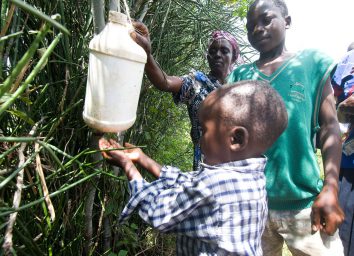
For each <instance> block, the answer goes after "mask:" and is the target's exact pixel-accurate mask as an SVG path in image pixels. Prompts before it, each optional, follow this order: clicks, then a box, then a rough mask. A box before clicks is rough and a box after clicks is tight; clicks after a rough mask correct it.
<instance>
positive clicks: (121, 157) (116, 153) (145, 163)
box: [99, 138, 161, 180]
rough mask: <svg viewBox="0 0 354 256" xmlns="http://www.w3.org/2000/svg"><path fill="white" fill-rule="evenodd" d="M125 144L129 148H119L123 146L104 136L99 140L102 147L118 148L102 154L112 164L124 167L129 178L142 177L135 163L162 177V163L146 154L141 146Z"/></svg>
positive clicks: (103, 148) (105, 148)
mask: <svg viewBox="0 0 354 256" xmlns="http://www.w3.org/2000/svg"><path fill="white" fill-rule="evenodd" d="M125 146H126V147H129V148H128V149H124V150H123V149H122V150H119V148H122V147H121V145H119V144H118V143H117V142H115V141H114V140H110V141H107V140H106V139H104V138H101V139H100V140H99V147H100V149H102V150H107V149H117V150H110V151H103V152H102V155H103V157H104V158H106V159H107V160H108V161H109V162H111V163H112V164H114V165H118V166H120V167H122V168H123V170H124V172H125V174H126V176H127V178H128V180H132V179H142V176H141V174H140V172H139V171H138V169H137V168H136V167H135V165H134V163H137V164H140V165H141V166H142V167H143V168H145V169H146V170H148V171H149V172H150V173H151V174H153V175H154V176H155V177H156V178H158V177H160V171H161V165H159V164H158V163H156V162H155V161H154V160H152V159H151V158H150V157H148V156H147V155H145V153H144V152H143V151H142V150H141V149H140V148H137V147H135V146H134V145H132V144H129V143H125Z"/></svg>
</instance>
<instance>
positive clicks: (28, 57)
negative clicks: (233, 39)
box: [0, 0, 248, 255]
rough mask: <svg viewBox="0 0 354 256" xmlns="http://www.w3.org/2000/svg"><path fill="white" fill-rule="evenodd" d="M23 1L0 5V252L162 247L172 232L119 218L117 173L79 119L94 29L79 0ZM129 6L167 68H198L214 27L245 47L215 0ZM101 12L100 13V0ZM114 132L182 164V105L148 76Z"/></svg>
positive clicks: (185, 132)
mask: <svg viewBox="0 0 354 256" xmlns="http://www.w3.org/2000/svg"><path fill="white" fill-rule="evenodd" d="M26 2H27V3H28V5H26V4H25V3H24V1H21V0H13V1H7V0H2V2H1V10H0V11H1V18H0V24H1V30H0V31H1V38H0V244H1V245H2V252H3V253H6V254H8V255H10V254H13V255H16V254H17V255H80V254H85V255H134V254H138V255H172V254H173V250H174V246H173V242H172V241H173V239H172V238H171V237H170V236H162V235H161V234H158V233H156V232H154V231H152V230H151V229H150V228H148V227H147V226H145V225H143V224H142V223H141V221H140V220H139V218H137V216H133V218H132V219H131V220H130V221H129V223H126V224H125V225H119V224H118V222H117V220H118V216H119V213H120V212H121V210H122V208H123V206H124V204H125V202H126V201H127V198H128V193H127V186H126V179H125V177H124V176H123V175H122V174H121V173H120V172H119V171H117V170H112V168H111V167H110V166H108V165H106V164H105V163H103V162H102V160H101V159H100V158H98V157H97V156H98V155H99V154H97V150H96V148H97V145H95V142H97V138H98V137H99V136H100V135H99V134H95V133H93V132H92V131H91V130H90V129H89V128H88V127H87V126H86V125H85V124H84V123H83V120H82V118H81V116H82V109H83V99H84V94H85V85H86V74H87V67H88V54H89V50H88V43H89V41H90V39H91V38H92V37H93V34H94V26H93V21H94V20H95V19H94V15H93V13H92V12H91V5H90V2H89V1H83V0H77V1H68V0H58V1H40V0H29V1H26ZM93 2H95V3H98V2H101V1H93ZM102 2H103V1H102ZM102 2H101V3H102ZM110 4H111V6H114V3H112V2H111V3H110ZM129 4H130V10H131V16H132V17H134V18H139V19H141V20H143V21H144V22H145V23H146V24H147V25H148V26H149V28H150V30H151V38H152V40H153V51H154V55H155V56H156V58H157V59H158V61H159V62H160V64H161V66H162V67H163V68H164V69H165V71H167V72H168V73H169V74H175V75H182V74H184V73H186V72H188V71H189V69H190V68H191V67H194V68H197V69H202V70H206V69H207V68H206V62H205V58H204V52H205V49H206V44H207V39H208V36H209V35H210V33H211V31H213V30H215V29H224V30H229V31H231V32H234V33H235V34H237V35H238V37H239V38H240V42H241V47H242V49H243V50H244V51H247V50H248V48H247V44H246V43H245V42H243V41H242V39H241V38H243V30H244V27H243V24H242V23H240V24H241V25H240V26H234V24H236V23H237V22H238V20H239V19H237V18H235V17H234V16H233V12H234V10H232V9H228V8H225V7H224V5H223V4H222V3H220V2H219V1H211V0H210V1H209V0H203V1H185V0H175V1H168V4H166V3H165V2H164V1H148V0H139V1H133V0H131V1H129ZM102 10H103V11H104V15H103V18H104V17H106V14H107V11H108V4H107V5H106V6H104V8H102ZM122 10H124V8H122ZM52 15H56V16H54V17H57V18H56V19H53V17H52V18H51V16H52ZM95 15H96V14H95ZM59 16H60V19H58V17H59ZM171 124H173V125H171ZM125 140H127V141H128V140H129V141H131V142H133V143H135V144H138V145H147V147H146V152H147V153H148V154H149V155H151V156H152V157H153V158H155V159H157V160H158V161H159V162H161V163H166V164H175V165H178V166H180V167H182V169H190V168H191V165H192V161H191V159H192V152H191V148H192V147H191V142H190V139H189V122H188V120H187V113H186V110H185V109H184V108H176V106H175V105H174V103H173V101H172V98H171V96H170V95H167V94H164V93H161V92H159V91H157V90H155V89H153V88H152V87H151V85H150V84H149V83H148V81H144V86H143V88H142V93H141V97H140V103H139V111H138V118H137V121H136V123H135V125H134V127H133V128H131V129H130V130H129V131H128V132H127V133H126V134H125ZM147 178H148V179H149V177H147Z"/></svg>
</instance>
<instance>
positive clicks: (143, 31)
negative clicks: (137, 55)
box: [131, 21, 183, 93]
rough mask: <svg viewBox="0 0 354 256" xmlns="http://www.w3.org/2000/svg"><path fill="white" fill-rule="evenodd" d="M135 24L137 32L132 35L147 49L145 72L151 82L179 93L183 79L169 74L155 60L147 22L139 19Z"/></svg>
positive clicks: (167, 90)
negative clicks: (144, 22)
mask: <svg viewBox="0 0 354 256" xmlns="http://www.w3.org/2000/svg"><path fill="white" fill-rule="evenodd" d="M133 25H134V28H135V32H132V33H131V37H132V38H133V39H134V40H135V42H136V43H137V44H139V45H140V46H141V47H142V48H143V49H144V50H145V52H146V54H147V62H146V65H145V72H146V75H147V77H148V78H149V80H150V82H151V83H152V84H153V85H154V86H155V87H156V88H157V89H159V90H161V91H165V92H172V93H178V92H179V91H180V89H181V86H182V83H183V81H182V79H180V78H179V77H176V76H169V75H167V74H166V73H165V72H164V71H163V70H162V69H161V67H160V66H159V64H158V63H157V62H156V61H155V59H154V57H153V56H152V54H151V42H150V35H149V30H148V28H147V27H146V26H145V24H143V23H142V22H139V21H134V22H133Z"/></svg>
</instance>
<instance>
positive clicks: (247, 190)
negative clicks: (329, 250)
mask: <svg viewBox="0 0 354 256" xmlns="http://www.w3.org/2000/svg"><path fill="white" fill-rule="evenodd" d="M265 164H266V158H252V159H247V160H242V161H235V162H230V163H225V164H220V165H214V166H209V165H206V164H202V165H201V170H200V171H195V172H187V173H185V172H181V171H180V170H179V169H177V168H174V167H168V166H164V167H163V168H162V170H161V174H160V178H159V179H158V180H156V181H154V182H152V183H149V182H147V181H145V180H143V179H139V180H132V181H130V183H129V188H130V191H131V198H130V200H129V202H128V204H127V205H126V207H125V208H124V210H123V212H122V214H121V221H124V220H126V219H127V218H128V217H129V215H130V214H131V213H132V212H133V211H134V210H135V209H136V208H138V210H139V215H140V217H141V218H142V219H143V220H144V221H146V222H147V223H149V224H150V225H152V226H153V227H155V228H157V229H158V230H160V231H163V232H173V233H177V255H188V256H190V255H191V256H192V255H257V256H258V255H262V249H261V236H262V233H263V230H264V225H265V221H266V218H267V212H268V208H267V199H266V190H265V176H264V173H263V171H264V167H265Z"/></svg>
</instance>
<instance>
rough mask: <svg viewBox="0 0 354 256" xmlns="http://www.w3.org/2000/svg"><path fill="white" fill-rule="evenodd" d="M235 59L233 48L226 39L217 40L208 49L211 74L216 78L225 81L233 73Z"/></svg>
mask: <svg viewBox="0 0 354 256" xmlns="http://www.w3.org/2000/svg"><path fill="white" fill-rule="evenodd" d="M234 62H235V59H234V57H233V52H232V46H231V44H230V42H229V41H227V40H226V39H217V40H215V41H214V42H213V43H212V44H211V45H210V46H209V49H208V63H209V67H210V73H211V74H212V75H213V76H215V77H216V78H222V80H223V79H225V78H226V76H227V75H228V74H229V72H230V71H231V67H232V64H234Z"/></svg>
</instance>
